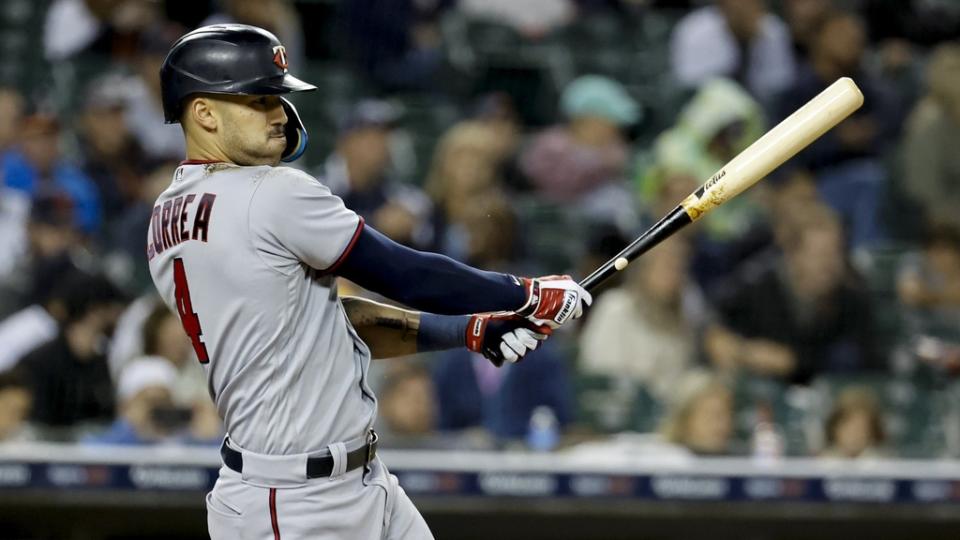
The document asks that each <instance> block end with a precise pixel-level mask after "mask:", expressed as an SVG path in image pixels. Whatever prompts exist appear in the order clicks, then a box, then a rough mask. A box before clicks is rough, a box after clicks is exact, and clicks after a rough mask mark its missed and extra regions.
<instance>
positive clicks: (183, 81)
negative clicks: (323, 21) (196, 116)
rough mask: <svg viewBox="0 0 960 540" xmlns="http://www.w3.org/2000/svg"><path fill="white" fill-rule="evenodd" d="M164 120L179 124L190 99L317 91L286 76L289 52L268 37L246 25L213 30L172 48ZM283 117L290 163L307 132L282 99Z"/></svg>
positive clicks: (163, 74)
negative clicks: (225, 95) (212, 96)
mask: <svg viewBox="0 0 960 540" xmlns="http://www.w3.org/2000/svg"><path fill="white" fill-rule="evenodd" d="M160 83H161V89H162V94H163V116H164V119H165V120H166V122H167V123H168V124H172V123H177V122H179V121H180V115H181V113H182V112H183V102H184V99H185V98H187V97H188V96H190V95H191V94H198V93H207V94H233V95H279V94H288V93H291V92H303V91H307V90H316V89H317V87H316V86H314V85H312V84H309V83H306V82H304V81H301V80H300V79H298V78H296V77H294V76H293V75H290V73H289V72H288V70H287V51H286V49H284V47H283V45H281V44H280V40H278V39H277V37H276V36H274V35H273V34H271V33H270V32H268V31H266V30H264V29H262V28H258V27H256V26H249V25H246V24H215V25H211V26H203V27H200V28H197V29H196V30H194V31H192V32H189V33H187V34H185V35H184V36H183V37H181V38H180V39H178V40H177V42H176V43H174V44H173V46H172V47H171V48H170V52H168V53H167V57H166V58H165V59H164V61H163V66H162V67H161V68H160ZM281 101H282V103H283V108H284V111H285V112H286V113H287V118H288V120H287V128H286V132H287V133H286V134H287V148H286V149H284V153H283V160H284V161H293V160H294V159H296V158H298V157H300V155H301V154H302V153H303V150H304V148H305V147H306V142H307V131H306V129H305V128H304V127H303V123H302V122H301V121H300V116H299V114H297V110H296V109H295V108H294V107H293V104H292V103H290V102H289V101H288V100H286V99H284V98H281Z"/></svg>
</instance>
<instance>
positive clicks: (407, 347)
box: [340, 297, 470, 358]
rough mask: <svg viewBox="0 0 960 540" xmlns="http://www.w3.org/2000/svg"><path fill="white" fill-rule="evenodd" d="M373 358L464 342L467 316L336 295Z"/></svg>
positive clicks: (403, 354)
mask: <svg viewBox="0 0 960 540" xmlns="http://www.w3.org/2000/svg"><path fill="white" fill-rule="evenodd" d="M340 301H341V303H342V304H343V308H344V310H345V311H346V313H347V318H348V319H349V320H350V324H352V325H353V327H354V329H356V331H357V333H358V334H359V335H360V339H362V340H363V341H364V343H366V344H367V346H368V347H370V353H371V355H372V356H373V358H393V357H397V356H405V355H408V354H414V353H418V352H429V351H438V350H445V349H455V348H458V347H464V346H466V330H467V324H468V322H469V321H470V317H467V316H456V315H454V316H449V315H435V314H433V313H419V312H416V311H409V310H406V309H401V308H397V307H394V306H388V305H386V304H381V303H379V302H374V301H372V300H367V299H364V298H355V297H344V298H341V299H340Z"/></svg>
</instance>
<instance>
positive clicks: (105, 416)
mask: <svg viewBox="0 0 960 540" xmlns="http://www.w3.org/2000/svg"><path fill="white" fill-rule="evenodd" d="M65 304H66V306H65V307H66V310H65V311H66V316H65V320H64V322H63V324H62V325H61V327H60V328H59V331H58V334H57V337H55V338H54V339H53V341H51V342H49V343H47V344H45V345H42V346H40V347H39V348H37V349H36V350H34V351H33V352H31V353H30V354H28V355H27V356H25V357H24V358H23V359H22V360H21V361H20V363H19V364H18V366H22V368H23V369H24V371H25V373H26V376H27V379H28V382H29V384H30V388H31V390H32V392H33V396H34V405H33V412H32V415H31V418H32V420H33V421H35V422H37V423H39V424H43V425H45V426H50V427H74V426H76V425H78V424H80V423H82V422H105V421H110V420H111V419H112V418H113V412H114V400H113V382H112V381H111V379H110V373H109V371H108V369H107V362H106V358H105V356H104V352H105V351H104V349H105V342H106V339H107V337H108V336H109V334H110V332H111V330H112V327H113V325H114V324H115V322H116V318H117V316H118V315H119V313H120V309H121V307H122V304H121V297H120V294H119V292H118V291H117V290H116V289H115V288H114V287H113V285H112V284H110V282H108V281H107V280H106V279H103V278H92V279H91V280H90V281H89V282H88V283H86V284H85V286H84V288H83V289H82V290H79V291H76V293H75V294H72V295H71V296H70V297H67V298H66V299H65Z"/></svg>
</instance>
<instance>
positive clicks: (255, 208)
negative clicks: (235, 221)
mask: <svg viewBox="0 0 960 540" xmlns="http://www.w3.org/2000/svg"><path fill="white" fill-rule="evenodd" d="M249 220H250V221H249V227H250V235H251V239H252V241H253V243H254V249H255V250H257V251H258V252H259V254H260V256H261V258H262V259H263V260H264V261H266V262H267V263H268V264H270V265H271V266H274V267H275V268H277V269H279V270H287V269H290V268H291V267H296V266H298V265H299V263H300V262H303V263H306V264H307V265H309V266H310V267H312V268H315V269H317V270H320V271H324V272H330V271H332V270H333V269H335V268H336V267H337V266H338V265H339V264H340V262H342V261H343V259H344V258H345V257H346V256H347V254H348V253H349V251H350V248H351V247H352V246H353V244H354V243H355V242H356V239H357V237H358V236H359V234H360V231H361V230H362V229H363V219H362V218H361V217H360V216H358V215H357V214H356V213H354V212H353V211H352V210H349V209H348V208H347V207H346V206H344V204H343V201H342V200H341V199H340V198H339V197H337V196H335V195H333V194H332V193H331V192H330V189H328V188H327V187H326V186H324V185H323V184H321V183H320V182H319V181H318V180H317V179H315V178H313V177H312V176H310V175H308V174H306V173H304V172H301V171H298V170H296V169H290V168H287V167H277V168H275V169H274V170H273V171H271V172H270V174H267V175H264V177H263V178H262V179H261V180H260V185H259V186H257V187H256V188H255V190H254V192H253V195H252V196H251V200H250V211H249Z"/></svg>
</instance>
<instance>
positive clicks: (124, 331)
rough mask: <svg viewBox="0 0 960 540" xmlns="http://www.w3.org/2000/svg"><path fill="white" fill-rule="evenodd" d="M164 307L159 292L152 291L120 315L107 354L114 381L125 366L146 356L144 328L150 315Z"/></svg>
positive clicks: (135, 301)
mask: <svg viewBox="0 0 960 540" xmlns="http://www.w3.org/2000/svg"><path fill="white" fill-rule="evenodd" d="M162 305H163V302H161V300H160V297H159V296H157V292H156V291H155V290H151V291H147V292H145V293H144V294H142V295H141V296H139V297H138V298H137V299H136V300H134V301H133V302H131V303H130V304H129V305H127V306H126V308H124V310H123V313H121V314H120V317H119V318H118V319H117V327H116V329H115V330H114V331H113V339H112V340H111V341H110V351H109V352H108V353H107V364H108V365H109V366H110V376H111V377H112V378H113V380H117V379H119V378H120V372H121V371H122V370H123V367H124V366H126V365H127V364H129V363H130V361H132V360H133V359H134V358H137V357H138V356H142V355H143V354H144V352H143V326H144V324H145V323H146V322H147V319H148V318H149V317H150V314H151V313H153V312H154V310H155V309H156V308H157V307H158V306H162Z"/></svg>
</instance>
